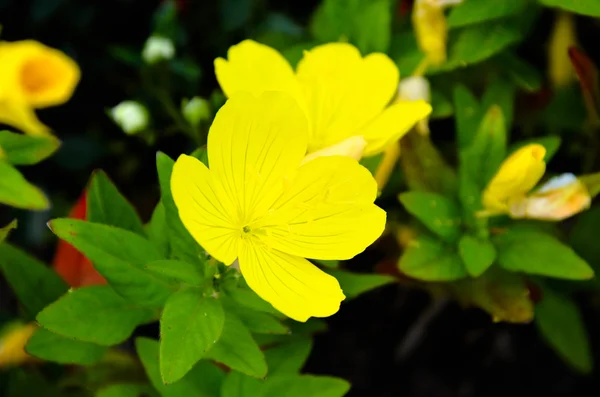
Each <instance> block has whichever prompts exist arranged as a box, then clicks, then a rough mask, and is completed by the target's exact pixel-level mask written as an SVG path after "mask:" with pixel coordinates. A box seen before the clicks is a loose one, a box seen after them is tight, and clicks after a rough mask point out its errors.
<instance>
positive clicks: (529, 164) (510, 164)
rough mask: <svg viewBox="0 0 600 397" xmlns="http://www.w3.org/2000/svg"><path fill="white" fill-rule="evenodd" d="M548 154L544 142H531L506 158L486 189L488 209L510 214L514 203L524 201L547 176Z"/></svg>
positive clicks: (497, 212)
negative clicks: (546, 158)
mask: <svg viewBox="0 0 600 397" xmlns="http://www.w3.org/2000/svg"><path fill="white" fill-rule="evenodd" d="M545 155H546V149H545V148H544V147H543V146H542V145H539V144H529V145H526V146H523V147H522V148H520V149H519V150H517V151H515V152H514V153H513V154H512V155H510V156H509V157H508V158H507V159H506V160H504V162H502V164H501V165H500V169H499V170H498V172H497V173H496V175H494V177H493V178H492V180H491V181H490V183H489V184H488V186H487V187H486V189H485V191H484V192H483V206H484V207H485V212H486V213H488V214H502V213H509V212H510V205H511V203H513V202H515V201H519V200H522V199H523V198H524V197H525V195H526V194H527V193H528V192H529V191H530V190H531V189H533V187H534V186H535V185H536V184H537V183H538V182H539V180H540V179H541V178H542V176H543V175H544V171H545V170H546V163H545V162H544V156H545Z"/></svg>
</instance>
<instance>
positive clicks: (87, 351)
mask: <svg viewBox="0 0 600 397" xmlns="http://www.w3.org/2000/svg"><path fill="white" fill-rule="evenodd" d="M25 351H26V352H27V353H29V354H30V355H32V356H35V357H38V358H41V359H43V360H46V361H52V362H55V363H59V364H79V365H89V364H93V363H95V362H97V361H99V360H100V359H101V358H102V356H104V353H105V352H106V347H104V346H100V345H96V344H94V343H89V342H82V341H79V340H75V339H69V338H67V337H64V336H60V335H58V334H55V333H53V332H50V331H48V330H47V329H44V328H39V329H37V330H36V331H35V333H34V334H33V335H32V336H31V338H30V339H29V342H27V345H26V346H25Z"/></svg>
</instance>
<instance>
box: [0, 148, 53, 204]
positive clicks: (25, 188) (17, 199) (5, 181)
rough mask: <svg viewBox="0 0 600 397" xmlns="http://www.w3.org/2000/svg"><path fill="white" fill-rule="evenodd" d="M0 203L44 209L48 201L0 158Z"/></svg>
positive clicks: (38, 190)
mask: <svg viewBox="0 0 600 397" xmlns="http://www.w3.org/2000/svg"><path fill="white" fill-rule="evenodd" d="M0 175H2V177H0V204H7V205H10V206H11V207H16V208H23V209H28V210H45V209H47V208H49V207H50V202H49V201H48V199H47V198H46V196H45V195H44V193H43V192H42V191H41V190H40V189H38V188H37V187H35V186H33V185H32V184H30V183H29V182H27V180H26V179H25V178H24V177H23V175H21V173H20V172H19V171H17V169H16V168H14V167H13V166H12V165H10V164H9V163H7V162H6V161H5V160H2V159H0Z"/></svg>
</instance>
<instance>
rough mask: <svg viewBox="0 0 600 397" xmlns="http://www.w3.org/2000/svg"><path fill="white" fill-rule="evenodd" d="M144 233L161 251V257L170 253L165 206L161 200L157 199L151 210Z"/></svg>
mask: <svg viewBox="0 0 600 397" xmlns="http://www.w3.org/2000/svg"><path fill="white" fill-rule="evenodd" d="M146 233H147V234H148V238H149V239H150V242H152V244H154V246H155V247H156V248H157V249H158V251H159V252H160V253H161V255H162V257H163V258H168V257H169V255H170V251H171V247H170V246H169V235H168V229H167V218H166V214H165V206H164V205H163V203H162V201H159V202H158V204H157V205H156V207H155V208H154V212H152V218H150V222H149V223H148V224H147V225H146Z"/></svg>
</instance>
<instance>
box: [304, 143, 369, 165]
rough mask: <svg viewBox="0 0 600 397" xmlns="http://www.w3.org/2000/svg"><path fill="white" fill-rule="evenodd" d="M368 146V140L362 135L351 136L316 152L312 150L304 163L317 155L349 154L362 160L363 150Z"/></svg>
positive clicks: (355, 158)
mask: <svg viewBox="0 0 600 397" xmlns="http://www.w3.org/2000/svg"><path fill="white" fill-rule="evenodd" d="M366 146H367V141H366V140H365V138H363V137H362V136H351V137H350V138H346V139H344V140H343V141H341V142H339V143H336V144H335V145H331V146H328V147H326V148H323V149H321V150H317V151H316V152H312V153H310V154H308V155H307V156H306V157H304V160H302V164H305V163H308V162H309V161H311V160H314V159H316V158H317V157H323V156H347V157H351V158H353V159H354V160H360V158H361V157H362V154H363V151H364V150H365V147H366Z"/></svg>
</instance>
